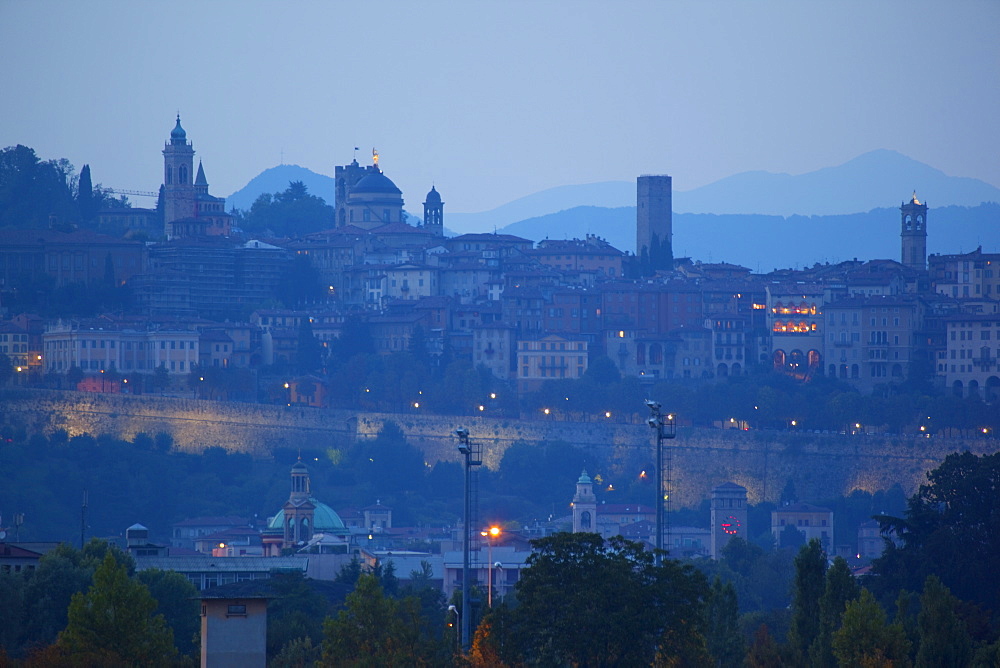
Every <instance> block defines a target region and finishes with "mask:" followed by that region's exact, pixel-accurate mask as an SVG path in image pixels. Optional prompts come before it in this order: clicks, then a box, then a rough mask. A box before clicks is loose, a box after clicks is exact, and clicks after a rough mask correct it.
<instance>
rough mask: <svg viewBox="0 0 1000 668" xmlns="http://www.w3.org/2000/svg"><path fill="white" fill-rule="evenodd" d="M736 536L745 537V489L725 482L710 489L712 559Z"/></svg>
mask: <svg viewBox="0 0 1000 668" xmlns="http://www.w3.org/2000/svg"><path fill="white" fill-rule="evenodd" d="M737 536H739V537H740V538H743V539H744V540H745V539H746V537H747V488H746V487H743V486H742V485H737V484H736V483H734V482H725V483H722V484H721V485H719V486H718V487H715V488H714V489H712V558H713V559H718V558H719V555H720V554H721V553H722V548H724V547H725V546H726V543H728V542H729V541H730V539H732V538H735V537H737Z"/></svg>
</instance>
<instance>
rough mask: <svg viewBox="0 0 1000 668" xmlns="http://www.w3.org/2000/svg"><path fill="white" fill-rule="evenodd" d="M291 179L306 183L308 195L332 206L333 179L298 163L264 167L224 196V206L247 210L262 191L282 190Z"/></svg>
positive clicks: (334, 188)
mask: <svg viewBox="0 0 1000 668" xmlns="http://www.w3.org/2000/svg"><path fill="white" fill-rule="evenodd" d="M292 181H302V183H304V184H306V188H307V189H308V190H309V194H310V195H316V196H317V197H322V198H323V199H324V200H326V203H327V204H329V205H331V206H333V199H334V194H335V193H336V186H335V181H334V180H333V179H331V178H330V177H329V176H324V175H323V174H317V173H316V172H314V171H312V170H311V169H306V168H305V167H299V166H298V165H278V166H277V167H271V168H270V169H265V170H264V171H263V172H261V173H260V174H258V175H257V176H255V177H253V178H252V179H250V182H249V183H247V184H246V185H245V186H243V187H242V188H240V189H239V190H237V191H236V192H234V193H233V194H232V195H230V196H229V197H227V198H226V207H227V208H229V209H232V208H236V209H243V210H244V211H249V210H250V207H251V206H253V203H254V202H255V201H256V200H257V198H258V197H260V196H261V195H262V194H264V193H269V194H272V195H273V194H274V193H280V192H284V191H285V189H286V188H288V184H289V183H290V182H292Z"/></svg>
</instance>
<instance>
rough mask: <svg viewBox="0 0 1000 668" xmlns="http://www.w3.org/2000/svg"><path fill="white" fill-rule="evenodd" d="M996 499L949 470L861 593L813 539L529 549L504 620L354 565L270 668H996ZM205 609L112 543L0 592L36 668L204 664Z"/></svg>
mask: <svg viewBox="0 0 1000 668" xmlns="http://www.w3.org/2000/svg"><path fill="white" fill-rule="evenodd" d="M998 484H1000V453H998V454H995V455H989V456H985V457H976V456H974V455H971V454H968V453H965V454H961V455H959V454H956V455H951V456H949V457H948V458H947V459H946V460H945V462H944V463H943V464H942V465H941V466H940V467H938V468H937V469H935V470H934V471H932V472H931V473H930V474H929V475H928V484H927V485H924V486H922V487H921V489H920V491H919V492H918V493H917V494H915V495H914V496H913V497H911V498H910V499H909V500H908V503H907V509H906V511H905V512H904V513H903V514H902V515H901V516H900V517H881V518H879V519H880V522H881V523H882V525H883V529H884V530H885V531H887V532H888V533H887V537H888V538H889V539H890V540H889V541H888V542H887V551H886V553H885V554H884V555H883V556H882V557H881V558H879V559H877V560H876V561H875V562H874V563H873V569H872V572H871V573H870V574H868V575H864V576H862V577H860V578H856V577H855V576H854V575H853V574H852V573H851V571H850V569H849V567H848V565H847V563H846V562H845V561H844V560H843V559H842V558H839V557H838V558H836V559H834V560H833V561H832V562H831V561H830V560H829V559H828V556H827V555H826V554H824V552H823V549H822V547H821V545H820V543H819V542H818V541H816V540H813V541H810V542H809V543H808V544H806V545H804V546H802V547H801V548H800V549H798V550H797V551H795V550H788V549H784V550H779V551H777V552H774V553H770V554H767V553H764V552H763V551H762V550H759V549H758V548H755V547H754V546H752V545H750V544H748V543H747V542H745V541H743V540H742V539H733V540H732V541H730V543H729V544H728V545H727V546H726V548H725V549H724V551H723V554H722V557H721V559H720V560H719V561H717V562H712V561H708V560H696V561H679V560H674V559H670V558H667V557H664V558H663V559H662V561H659V560H657V559H656V557H655V555H654V554H652V553H650V552H648V551H645V550H643V549H642V547H641V546H640V545H639V544H637V543H632V542H629V541H626V540H624V539H622V538H621V537H616V538H612V539H610V540H608V541H605V540H603V539H602V538H601V537H600V536H598V535H596V534H588V533H578V534H569V533H559V534H555V535H553V536H550V537H546V538H542V539H539V540H536V541H533V547H534V553H533V554H532V556H531V557H530V558H529V560H528V567H527V568H526V569H525V570H523V571H522V573H521V578H520V580H519V581H518V583H517V584H516V585H515V587H514V588H513V590H512V591H510V592H507V593H505V595H503V596H502V597H497V598H495V599H494V604H493V606H492V607H489V606H487V605H486V604H485V602H484V597H483V595H482V594H483V592H482V591H481V586H477V587H476V588H475V589H474V590H473V591H472V592H470V597H469V598H470V602H471V603H472V607H471V608H470V609H468V610H466V609H463V607H462V604H461V601H460V600H459V597H457V596H456V598H455V599H453V600H452V601H451V602H450V603H451V606H448V605H447V603H449V602H446V601H444V600H443V598H442V596H441V594H440V591H439V590H437V589H436V587H435V586H433V584H432V582H431V579H430V570H429V568H428V567H427V566H425V567H424V568H423V569H422V570H421V571H417V572H414V573H411V574H410V577H409V578H408V581H407V582H406V583H405V584H402V583H401V582H400V580H399V578H398V577H397V574H396V573H394V572H393V570H392V569H391V567H385V568H383V567H382V566H381V565H379V564H377V565H376V566H375V568H374V569H373V571H372V572H370V573H363V569H362V567H361V565H360V564H359V563H358V562H353V563H351V564H349V565H348V566H347V567H345V568H344V569H343V570H342V571H341V574H340V576H339V577H338V578H337V579H336V581H334V582H332V583H326V584H323V583H316V582H312V581H309V580H305V579H303V578H302V577H301V575H298V576H291V575H280V576H276V577H275V578H273V579H272V580H271V581H270V582H269V583H268V584H269V585H270V586H271V587H273V593H274V594H275V597H274V598H273V599H272V603H270V604H269V624H268V637H267V652H268V658H269V661H270V663H269V665H275V666H308V665H317V666H370V665H420V666H462V665H464V666H470V665H471V666H481V667H490V668H496V667H503V666H508V667H511V668H514V667H520V666H532V665H553V666H557V665H558V666H562V665H578V666H585V665H586V666H610V665H630V666H631V665H637V666H638V665H677V666H709V665H712V666H741V665H742V666H750V667H765V666H767V667H771V666H773V667H779V666H820V667H831V668H833V667H839V666H842V667H851V668H853V667H855V666H902V667H906V666H918V667H928V668H929V667H932V666H933V667H936V666H971V667H974V668H980V667H982V668H986V667H987V666H996V665H998V662H1000V640H998V635H1000V633H998V632H1000V626H998V613H1000V599H998V598H997V596H996V594H997V591H998V589H997V587H998V584H1000V574H998V573H997V571H996V569H995V567H994V563H993V561H992V560H991V559H990V556H991V555H995V554H996V553H997V550H998V549H1000V537H998V535H997V533H996V532H984V531H982V527H983V526H990V525H995V523H996V522H997V520H998V519H1000V496H998V495H997V494H996V493H995V491H996V489H997V486H998ZM789 565H790V568H789ZM785 572H787V573H789V577H788V579H785V578H784V577H783V576H782V573H785ZM754 588H756V589H754ZM759 595H764V596H766V597H767V600H766V601H763V609H761V610H749V611H748V610H747V608H748V607H752V606H746V605H745V600H744V599H745V598H748V597H753V596H759ZM193 597H194V593H193V591H192V589H191V585H190V584H189V583H188V582H187V581H186V580H185V579H184V578H183V577H180V576H177V575H176V574H171V573H162V572H157V571H148V572H142V573H138V574H136V573H134V565H133V564H132V562H131V559H130V558H129V557H128V556H127V555H123V554H122V553H121V552H120V551H119V550H118V549H117V548H114V547H110V546H108V545H106V544H104V543H102V542H100V541H96V540H94V541H91V542H90V543H88V544H87V545H85V546H84V548H83V549H82V550H79V551H78V550H74V549H72V548H69V547H66V546H63V547H60V548H58V549H57V550H55V551H54V552H52V553H50V554H49V555H46V556H45V557H44V558H43V559H42V561H41V564H40V566H39V568H38V569H37V570H36V571H34V572H32V573H29V574H27V575H25V574H10V573H3V574H0V641H2V643H3V647H4V648H5V651H6V653H7V654H8V655H13V658H14V660H17V661H20V662H21V663H22V665H25V666H43V665H44V666H50V665H55V666H59V665H193V664H192V662H193V660H194V655H195V651H196V648H197V644H198V642H199V639H198V638H197V628H198V626H197V623H198V612H197V607H196V603H195V604H194V605H192V603H194V601H193V600H192V598H193ZM452 606H453V607H452ZM125 611H127V614H123V613H124V612H125ZM464 615H469V616H470V617H469V620H470V622H471V623H470V624H469V626H470V627H471V628H472V629H474V635H473V638H472V642H471V648H470V651H469V652H468V653H465V654H463V653H462V652H460V651H459V641H460V637H459V635H458V634H459V629H460V628H461V623H460V622H461V620H462V619H463V616H464ZM0 657H3V655H0ZM3 658H4V659H5V660H10V658H11V657H10V656H7V657H3Z"/></svg>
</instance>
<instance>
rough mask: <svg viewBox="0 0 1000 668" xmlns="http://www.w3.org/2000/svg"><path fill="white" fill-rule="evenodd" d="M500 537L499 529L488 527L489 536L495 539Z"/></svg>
mask: <svg viewBox="0 0 1000 668" xmlns="http://www.w3.org/2000/svg"><path fill="white" fill-rule="evenodd" d="M499 535H500V527H490V536H492V537H493V538H496V537H497V536H499Z"/></svg>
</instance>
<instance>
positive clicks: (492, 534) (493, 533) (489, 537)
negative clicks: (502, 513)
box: [479, 526, 500, 608]
mask: <svg viewBox="0 0 1000 668" xmlns="http://www.w3.org/2000/svg"><path fill="white" fill-rule="evenodd" d="M479 533H480V535H482V536H483V538H485V539H486V546H487V552H488V555H489V556H488V557H487V559H488V560H489V565H490V570H489V582H487V584H486V605H487V606H488V607H490V608H492V607H493V539H494V538H497V537H498V536H499V535H500V527H496V526H493V527H490V528H489V529H487V530H486V531H480V532H479Z"/></svg>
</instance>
